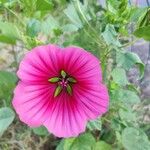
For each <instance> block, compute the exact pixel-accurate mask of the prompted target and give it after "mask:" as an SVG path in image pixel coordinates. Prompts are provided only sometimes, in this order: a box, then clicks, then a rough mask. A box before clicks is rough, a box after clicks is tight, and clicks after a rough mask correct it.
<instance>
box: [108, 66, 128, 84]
mask: <svg viewBox="0 0 150 150" xmlns="http://www.w3.org/2000/svg"><path fill="white" fill-rule="evenodd" d="M111 75H112V77H113V80H114V81H115V82H116V83H117V84H119V85H121V86H125V85H127V84H128V80H127V76H126V72H125V70H124V69H122V68H115V69H113V71H112V73H111Z"/></svg>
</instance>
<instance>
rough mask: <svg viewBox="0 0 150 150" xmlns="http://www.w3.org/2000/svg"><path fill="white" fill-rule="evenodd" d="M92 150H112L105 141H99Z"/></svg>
mask: <svg viewBox="0 0 150 150" xmlns="http://www.w3.org/2000/svg"><path fill="white" fill-rule="evenodd" d="M93 150H112V148H111V146H110V145H109V144H107V143H106V142H105V141H99V142H96V144H95V145H94V148H93Z"/></svg>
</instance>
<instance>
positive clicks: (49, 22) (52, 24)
mask: <svg viewBox="0 0 150 150" xmlns="http://www.w3.org/2000/svg"><path fill="white" fill-rule="evenodd" d="M58 28H60V26H59V22H58V21H57V20H56V18H54V17H53V16H51V15H49V16H48V17H47V18H46V19H45V20H44V21H42V22H41V32H43V33H44V34H46V35H49V34H52V33H53V30H54V29H58Z"/></svg>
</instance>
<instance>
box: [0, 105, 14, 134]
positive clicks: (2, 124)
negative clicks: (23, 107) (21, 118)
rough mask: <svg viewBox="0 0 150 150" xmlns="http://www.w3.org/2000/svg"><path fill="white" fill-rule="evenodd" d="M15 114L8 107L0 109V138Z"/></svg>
mask: <svg viewBox="0 0 150 150" xmlns="http://www.w3.org/2000/svg"><path fill="white" fill-rule="evenodd" d="M14 118H15V113H14V112H13V111H12V109H10V108H8V107H3V108H1V109H0V136H2V134H3V133H4V131H6V130H7V128H8V127H9V125H10V124H11V123H12V122H13V120H14Z"/></svg>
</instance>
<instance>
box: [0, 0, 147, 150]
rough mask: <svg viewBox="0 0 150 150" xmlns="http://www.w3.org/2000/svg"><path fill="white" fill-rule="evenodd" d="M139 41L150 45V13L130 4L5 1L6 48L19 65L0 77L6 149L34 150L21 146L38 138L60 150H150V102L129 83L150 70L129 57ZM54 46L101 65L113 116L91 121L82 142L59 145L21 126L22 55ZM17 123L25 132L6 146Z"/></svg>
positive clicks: (1, 25) (0, 12) (2, 36)
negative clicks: (133, 72)
mask: <svg viewBox="0 0 150 150" xmlns="http://www.w3.org/2000/svg"><path fill="white" fill-rule="evenodd" d="M131 27H132V28H134V30H133V32H131V30H130V28H131ZM138 38H144V39H145V40H150V8H148V7H147V8H146V7H145V8H138V7H135V6H129V4H128V1H127V0H119V1H118V0H107V1H106V7H103V6H101V5H100V3H99V2H98V1H96V0H94V1H91V0H80V1H79V0H9V1H7V0H1V1H0V42H1V45H0V46H1V47H5V46H6V47H7V48H6V50H8V51H10V52H11V54H12V55H13V58H14V61H13V63H12V64H10V66H9V68H8V69H7V71H6V70H1V71H0V107H1V108H0V136H1V138H0V148H2V149H10V145H14V144H15V142H16V143H17V145H18V146H17V147H18V148H22V149H28V148H29V147H30V145H27V147H26V145H24V144H23V143H21V142H17V140H18V139H19V140H20V139H22V138H21V136H22V137H25V136H29V137H30V138H32V136H35V134H36V135H38V136H37V137H38V140H40V142H41V141H42V142H43V141H44V142H45V143H46V141H47V142H48V143H49V146H48V147H50V148H53V149H57V150H76V149H77V150H78V149H79V150H90V149H93V150H111V149H114V150H117V149H118V150H122V149H127V150H149V148H150V143H149V138H150V137H149V124H148V123H145V122H143V120H141V119H140V117H139V116H143V112H141V111H139V109H138V108H139V107H140V106H142V105H143V104H145V103H146V104H147V103H148V101H143V100H141V97H140V96H141V89H140V88H139V86H137V85H134V84H132V83H130V82H129V80H128V77H127V73H128V71H129V70H130V69H131V68H133V67H137V68H138V69H139V77H138V80H142V78H143V75H144V70H145V69H144V66H145V65H144V64H143V62H142V61H141V59H140V58H139V57H138V55H137V54H135V53H133V52H129V51H128V46H130V45H132V44H134V42H136V41H137V40H138ZM131 39H132V40H131ZM48 43H56V44H58V45H60V46H62V47H66V46H68V45H76V46H80V47H83V48H84V49H86V50H88V51H90V52H91V53H93V54H94V55H95V56H96V57H98V58H99V59H100V61H101V65H102V70H103V78H104V82H105V84H107V87H108V89H109V95H110V106H109V111H108V113H106V114H105V115H104V116H103V117H102V118H98V119H97V120H92V121H90V122H89V123H88V124H87V130H86V133H84V134H81V135H80V136H79V137H76V138H69V139H57V138H55V137H53V136H52V135H50V134H49V133H48V132H47V130H46V129H45V128H44V127H39V128H34V129H29V128H27V127H25V126H23V125H22V124H21V123H19V120H18V119H17V117H15V113H14V112H13V109H12V106H11V98H12V93H13V89H14V87H15V85H16V82H17V77H16V75H15V72H16V70H17V67H18V64H19V61H20V59H21V57H20V55H21V56H22V55H23V54H22V52H24V51H26V50H30V49H31V48H33V47H35V46H37V45H42V44H48ZM16 49H19V51H18V52H17V51H16ZM8 59H9V58H8ZM14 118H15V119H14ZM13 120H14V121H13ZM12 122H13V123H12ZM11 123H12V125H11V126H17V127H16V128H17V130H19V132H20V133H19V132H18V131H15V130H13V132H14V133H13V134H12V135H13V136H14V137H13V139H15V140H14V141H13V142H14V143H13V142H11V141H10V142H6V140H5V138H6V139H7V136H6V137H5V134H4V132H5V131H6V130H7V128H8V126H9V125H10V124H11ZM18 123H19V124H20V125H19V127H18ZM6 132H7V131H6ZM6 132H5V133H6ZM21 132H22V133H21ZM2 135H3V136H2ZM3 137H5V138H3ZM1 139H2V140H1ZM42 142H41V143H42ZM44 142H43V143H44ZM43 143H42V144H43ZM35 148H36V149H40V148H37V147H36V146H35Z"/></svg>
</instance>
